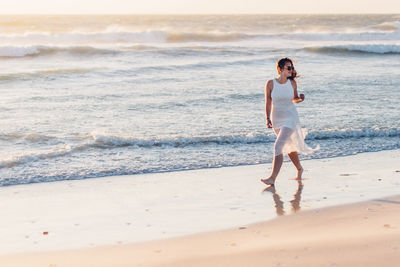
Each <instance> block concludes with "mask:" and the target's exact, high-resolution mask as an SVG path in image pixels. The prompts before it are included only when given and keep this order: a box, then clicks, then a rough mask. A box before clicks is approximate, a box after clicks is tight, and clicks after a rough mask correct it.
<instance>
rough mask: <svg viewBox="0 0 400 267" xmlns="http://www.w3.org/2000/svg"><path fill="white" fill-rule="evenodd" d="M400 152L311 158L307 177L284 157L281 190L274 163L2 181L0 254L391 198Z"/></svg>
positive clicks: (186, 231) (144, 238) (177, 232)
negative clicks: (272, 175) (270, 186)
mask: <svg viewBox="0 0 400 267" xmlns="http://www.w3.org/2000/svg"><path fill="white" fill-rule="evenodd" d="M399 157H400V150H389V151H380V152H369V153H363V154H357V155H353V156H346V157H338V158H327V159H313V160H305V161H303V165H304V167H305V172H304V180H302V181H301V182H299V181H295V180H293V179H291V178H292V177H294V175H295V173H296V171H295V168H294V167H293V166H292V164H291V163H290V162H285V163H284V166H283V168H282V171H281V173H280V175H279V177H278V180H277V183H276V187H275V188H274V190H265V188H266V187H265V186H264V185H263V184H262V183H261V182H260V178H262V177H263V176H264V175H265V174H266V173H268V172H269V171H270V168H271V164H261V165H249V166H237V167H224V168H212V169H200V170H192V171H181V172H171V173H158V174H143V175H132V176H119V177H105V178H96V179H85V180H71V181H60V182H51V183H36V184H28V185H18V186H8V187H2V188H0V208H1V210H2V212H3V215H4V219H3V220H2V221H1V222H0V232H1V236H2V238H3V240H4V242H2V244H1V245H0V255H3V256H5V255H7V254H15V253H17V254H18V253H42V252H45V251H48V252H49V253H53V252H54V253H55V252H56V251H65V250H71V249H87V248H94V247H102V246H112V245H118V246H119V245H126V244H132V243H142V242H149V241H151V240H168V239H170V238H180V237H183V238H185V236H188V235H193V234H201V233H207V232H212V231H224V230H225V229H232V228H238V227H247V226H248V225H252V224H254V223H255V222H268V221H271V220H275V218H276V217H286V216H281V215H293V214H297V213H298V212H299V211H302V212H300V213H303V212H308V210H315V209H320V208H325V207H330V206H338V205H344V204H349V203H360V202H363V201H368V200H371V199H380V198H385V197H388V196H392V195H397V194H398V188H399V186H400V166H397V164H398V158H399ZM371 166H373V168H371ZM289 217H290V216H289ZM99 233H101V234H99ZM156 242H157V241H156ZM51 251H53V252H51Z"/></svg>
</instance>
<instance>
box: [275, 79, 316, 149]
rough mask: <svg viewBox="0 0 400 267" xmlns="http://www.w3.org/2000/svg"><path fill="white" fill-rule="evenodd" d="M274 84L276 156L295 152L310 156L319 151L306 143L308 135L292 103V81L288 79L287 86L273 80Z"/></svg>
mask: <svg viewBox="0 0 400 267" xmlns="http://www.w3.org/2000/svg"><path fill="white" fill-rule="evenodd" d="M273 84H274V85H273V89H272V93H271V98H272V110H271V121H272V126H273V128H274V131H275V134H276V135H277V138H276V141H275V145H274V155H275V156H278V155H280V154H284V155H287V154H289V153H291V152H295V151H296V152H300V153H303V154H309V153H311V152H313V151H315V150H317V149H319V147H317V148H315V149H313V148H310V147H309V146H307V145H306V143H305V142H304V138H305V136H306V134H307V133H306V131H305V129H302V128H301V127H300V120H299V114H298V113H297V110H296V107H295V105H294V103H293V102H292V100H293V96H294V90H293V86H292V83H291V81H290V80H289V79H288V80H287V82H286V83H285V84H280V83H279V82H278V81H277V80H276V79H273Z"/></svg>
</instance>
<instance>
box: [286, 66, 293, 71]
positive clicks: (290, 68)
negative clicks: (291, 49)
mask: <svg viewBox="0 0 400 267" xmlns="http://www.w3.org/2000/svg"><path fill="white" fill-rule="evenodd" d="M286 69H287V70H294V67H292V66H287V68H286Z"/></svg>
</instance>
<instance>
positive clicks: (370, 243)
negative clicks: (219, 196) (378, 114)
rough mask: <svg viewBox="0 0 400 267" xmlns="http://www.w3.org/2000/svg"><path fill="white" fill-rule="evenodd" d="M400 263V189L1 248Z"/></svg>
mask: <svg viewBox="0 0 400 267" xmlns="http://www.w3.org/2000/svg"><path fill="white" fill-rule="evenodd" d="M209 219H210V221H212V220H213V218H209ZM99 234H101V233H99ZM399 264H400V197H399V196H396V197H389V198H380V199H376V200H372V201H367V202H361V203H356V204H348V205H342V206H336V207H328V208H321V209H314V210H308V211H304V212H300V213H296V214H293V215H290V216H282V217H278V218H276V219H273V220H270V221H268V222H265V223H259V224H253V225H249V226H247V227H241V228H236V229H231V230H223V231H216V232H208V233H202V234H196V235H191V236H186V237H178V238H171V239H164V240H159V241H150V242H144V243H138V244H131V245H116V246H106V247H98V248H87V249H80V250H65V251H60V252H45V253H25V254H15V255H5V256H0V266H2V267H14V266H18V267H22V266H29V267H36V266H41V267H42V266H43V267H44V266H46V267H49V266H51V267H56V266H57V267H64V266H71V267H72V266H73V267H88V266H93V267H94V266H104V267H105V266H107V267H114V266H167V267H168V266H171V267H172V266H174V267H177V266H211V267H212V266H232V267H234V266H263V267H265V266H307V267H310V266H318V267H321V266H349V267H350V266H351V267H356V266H362V267H366V266H374V267H376V266H382V267H390V266H393V267H395V266H396V267H397V266H399Z"/></svg>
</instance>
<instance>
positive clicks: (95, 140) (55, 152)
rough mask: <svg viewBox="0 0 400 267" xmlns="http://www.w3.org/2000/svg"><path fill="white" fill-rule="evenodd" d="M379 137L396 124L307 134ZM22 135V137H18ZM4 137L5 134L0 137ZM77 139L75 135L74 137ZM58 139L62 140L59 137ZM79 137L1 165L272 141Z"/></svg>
mask: <svg viewBox="0 0 400 267" xmlns="http://www.w3.org/2000/svg"><path fill="white" fill-rule="evenodd" d="M378 137H383V138H385V137H387V138H392V137H400V129H397V128H365V129H353V130H345V129H344V130H329V131H314V132H309V133H308V134H307V137H306V140H307V141H315V142H316V143H318V141H323V140H329V139H362V138H378ZM19 138H21V137H19ZM25 138H31V139H33V141H32V142H37V140H48V139H53V138H54V137H49V136H41V135H38V136H31V135H29V136H25ZM3 139H4V138H3ZM77 140H78V139H77ZM58 141H61V140H58ZM78 141H81V142H83V143H77V144H68V145H64V146H63V147H59V148H55V149H51V150H49V151H45V152H41V153H36V154H35V153H30V154H22V155H18V156H14V157H12V158H8V159H3V160H0V168H12V167H14V166H18V165H23V164H28V163H32V162H36V161H39V160H47V159H53V158H57V157H64V156H68V155H70V154H73V153H79V152H85V151H86V150H89V149H115V148H122V147H133V148H141V149H154V148H161V149H162V148H171V147H173V148H183V149H184V148H187V147H193V146H210V145H211V146H226V145H254V144H260V145H262V144H268V143H273V142H274V141H275V135H274V134H272V133H269V134H266V133H242V134H236V135H226V136H198V137H174V138H160V139H157V138H155V139H141V138H134V137H122V136H115V135H105V134H98V133H92V134H89V135H85V136H81V137H80V138H79V140H78Z"/></svg>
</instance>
